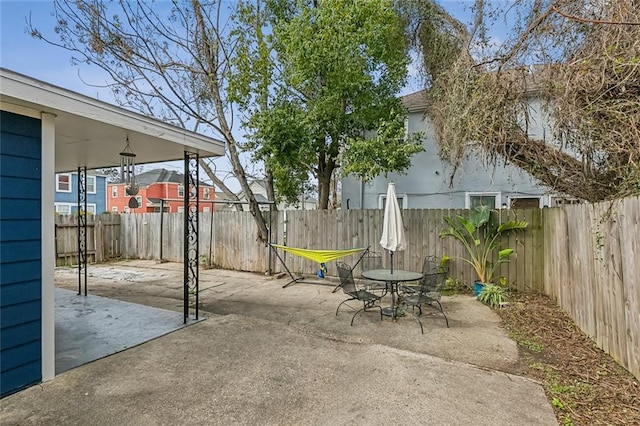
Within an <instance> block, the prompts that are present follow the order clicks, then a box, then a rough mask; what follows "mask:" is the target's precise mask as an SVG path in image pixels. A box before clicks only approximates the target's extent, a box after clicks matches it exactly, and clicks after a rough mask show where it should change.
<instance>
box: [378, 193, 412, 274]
mask: <svg viewBox="0 0 640 426" xmlns="http://www.w3.org/2000/svg"><path fill="white" fill-rule="evenodd" d="M380 245H381V246H382V247H383V248H385V249H387V250H389V255H390V257H391V259H390V263H391V268H390V269H391V273H393V253H394V252H395V251H397V250H404V249H405V248H406V247H407V240H406V238H405V236H404V225H403V224H402V215H401V214H400V206H399V205H398V199H397V198H396V185H395V184H394V183H393V182H389V187H388V188H387V200H386V202H385V204H384V220H383V221H382V238H381V239H380Z"/></svg>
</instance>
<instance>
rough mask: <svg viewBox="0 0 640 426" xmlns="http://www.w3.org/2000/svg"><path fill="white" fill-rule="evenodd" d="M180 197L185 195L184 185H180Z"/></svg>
mask: <svg viewBox="0 0 640 426" xmlns="http://www.w3.org/2000/svg"><path fill="white" fill-rule="evenodd" d="M178 197H184V185H178Z"/></svg>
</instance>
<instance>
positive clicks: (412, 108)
mask: <svg viewBox="0 0 640 426" xmlns="http://www.w3.org/2000/svg"><path fill="white" fill-rule="evenodd" d="M428 93H429V92H428V89H422V90H419V91H417V92H413V93H409V94H408V95H405V96H403V97H402V104H403V105H404V107H405V108H406V109H408V110H409V112H418V111H424V110H425V108H426V107H427V94H428Z"/></svg>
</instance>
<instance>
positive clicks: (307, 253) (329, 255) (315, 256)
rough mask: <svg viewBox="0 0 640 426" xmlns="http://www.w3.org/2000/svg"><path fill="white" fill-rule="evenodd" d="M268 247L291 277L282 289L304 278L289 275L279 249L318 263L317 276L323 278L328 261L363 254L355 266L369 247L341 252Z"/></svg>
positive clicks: (276, 246) (278, 245)
mask: <svg viewBox="0 0 640 426" xmlns="http://www.w3.org/2000/svg"><path fill="white" fill-rule="evenodd" d="M269 246H270V247H271V249H272V250H273V251H274V253H275V254H276V256H277V257H278V259H280V262H281V263H282V266H284V269H285V270H286V271H287V273H288V274H289V276H290V277H291V281H289V282H288V283H287V284H285V285H284V286H282V288H286V287H288V286H290V285H291V284H293V283H296V282H299V281H302V280H303V279H304V277H298V278H296V277H294V276H293V274H292V273H291V271H290V270H289V268H288V267H287V264H286V263H285V261H284V259H283V258H282V257H281V256H280V254H279V253H278V250H277V249H281V250H282V251H286V252H289V253H291V254H294V255H296V256H300V257H303V258H305V259H309V260H312V261H314V262H318V263H319V264H320V270H319V271H318V276H319V277H321V278H324V272H326V271H327V266H326V263H327V262H330V261H332V260H336V259H340V258H341V257H344V256H348V255H350V254H354V253H358V252H363V253H362V256H360V259H358V261H357V262H356V265H357V264H358V263H360V260H362V257H363V256H364V254H365V253H366V252H367V250H369V247H359V248H352V249H343V250H311V249H303V248H297V247H289V246H283V245H280V244H269ZM356 265H354V268H355V266H356Z"/></svg>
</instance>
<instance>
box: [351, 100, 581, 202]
mask: <svg viewBox="0 0 640 426" xmlns="http://www.w3.org/2000/svg"><path fill="white" fill-rule="evenodd" d="M403 103H404V105H405V107H406V108H407V109H408V112H409V113H408V118H407V122H406V127H407V132H408V133H414V132H423V134H424V139H423V144H424V151H423V152H421V153H418V154H416V155H414V156H413V157H412V160H411V167H410V168H409V169H408V170H407V172H406V174H398V173H390V174H389V175H388V176H386V177H385V176H378V177H377V178H375V179H374V180H372V181H370V182H362V181H360V180H358V179H357V178H354V177H352V176H349V177H346V178H343V179H342V204H341V206H342V208H343V209H376V208H382V207H383V205H384V200H385V197H386V192H387V183H388V182H395V185H396V190H397V193H398V201H399V203H400V206H401V207H402V208H404V209H464V208H473V207H475V206H476V205H477V204H480V203H482V204H487V205H489V206H490V207H491V208H496V209H498V208H510V207H514V208H532V207H538V208H542V207H545V206H554V205H557V204H561V203H563V202H566V201H573V200H567V199H566V198H565V197H558V196H555V194H554V193H553V192H552V191H550V190H549V188H546V187H544V186H542V185H540V184H538V183H537V182H536V180H535V179H534V178H533V177H532V176H531V175H530V174H528V173H527V172H525V171H523V170H521V169H520V168H518V167H516V166H513V165H511V164H507V165H505V164H504V162H502V161H500V160H498V161H497V163H496V164H495V165H487V164H486V162H485V161H484V160H483V159H482V158H481V157H480V156H477V157H474V156H473V155H470V156H469V157H467V158H466V159H465V161H464V162H463V163H462V165H461V167H459V168H458V170H457V171H456V173H455V175H454V176H453V178H451V173H452V166H451V165H450V164H448V163H446V162H445V161H443V160H442V159H441V158H440V155H439V149H438V144H437V141H436V137H435V130H434V128H433V124H432V122H431V120H430V119H429V117H428V116H426V114H425V113H426V109H427V91H426V90H422V91H419V92H415V93H412V94H409V95H406V96H404V97H403ZM529 105H530V117H529V126H528V129H529V130H528V131H529V135H530V137H532V138H535V139H538V140H544V141H550V138H551V133H552V132H551V129H550V126H549V122H548V121H549V120H548V119H547V118H546V117H547V115H546V113H545V111H544V107H543V103H542V101H539V100H536V98H535V97H532V98H531V99H530V101H529Z"/></svg>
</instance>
